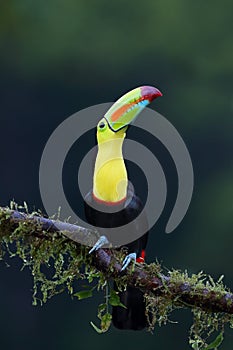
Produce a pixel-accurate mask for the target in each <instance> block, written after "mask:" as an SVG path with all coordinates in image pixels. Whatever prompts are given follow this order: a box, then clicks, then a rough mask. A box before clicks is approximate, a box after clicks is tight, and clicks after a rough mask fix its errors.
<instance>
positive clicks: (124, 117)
mask: <svg viewBox="0 0 233 350" xmlns="http://www.w3.org/2000/svg"><path fill="white" fill-rule="evenodd" d="M159 96H162V93H161V92H160V91H159V90H158V89H156V88H155V87H153V86H141V87H138V88H136V89H134V90H131V91H129V92H127V94H125V95H123V96H122V97H121V98H119V100H117V101H116V102H115V103H114V104H113V105H112V107H111V108H110V109H109V110H108V112H107V113H106V114H105V116H104V118H105V119H106V120H107V122H108V124H109V127H110V128H111V129H112V130H113V131H118V130H120V129H122V128H124V127H125V126H127V125H129V124H131V123H132V121H133V120H134V119H135V118H136V117H137V115H138V114H139V113H140V112H141V111H142V110H143V109H144V108H145V107H146V106H147V105H148V104H149V103H150V102H152V101H153V100H154V99H155V98H156V97H159Z"/></svg>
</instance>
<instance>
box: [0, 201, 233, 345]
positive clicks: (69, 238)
mask: <svg viewBox="0 0 233 350" xmlns="http://www.w3.org/2000/svg"><path fill="white" fill-rule="evenodd" d="M15 209H16V210H15ZM25 209H26V211H27V208H25ZM99 236H100V235H99V233H98V232H97V231H95V230H89V229H87V228H84V227H81V226H78V225H74V224H70V223H68V222H61V221H59V220H53V219H49V218H45V217H43V216H41V215H40V214H38V213H33V214H28V213H25V212H19V211H18V210H17V207H16V208H14V210H12V208H11V209H9V208H1V207H0V243H1V244H0V258H1V256H2V258H3V256H4V254H5V251H6V250H7V251H8V252H9V253H10V256H11V257H12V256H19V257H20V258H21V259H22V260H23V265H24V266H29V267H30V268H31V270H32V275H33V278H34V294H33V297H34V304H36V303H37V301H38V294H39V293H40V294H42V301H43V302H45V301H46V300H47V299H48V298H50V297H52V296H53V295H55V294H57V293H59V292H63V291H64V289H66V288H67V289H68V291H69V293H70V294H72V295H73V296H78V297H79V299H81V298H83V296H84V295H87V296H88V297H89V296H90V295H92V291H93V288H92V289H91V290H89V291H88V293H86V291H81V294H80V292H78V293H74V291H73V282H74V281H75V280H77V279H87V280H88V282H89V283H92V282H93V281H95V280H96V279H98V284H97V288H98V289H101V288H103V287H104V286H105V285H106V283H108V281H109V279H113V280H114V281H115V282H116V284H117V286H118V288H119V290H122V289H124V288H126V286H127V285H130V286H134V287H137V288H140V289H141V290H142V291H143V292H144V294H145V300H146V313H147V316H148V322H149V328H150V329H153V327H154V325H155V324H156V323H159V324H162V323H166V322H167V320H168V314H170V313H171V311H172V310H174V309H175V308H180V307H189V308H190V309H191V310H192V312H193V314H194V324H193V326H192V327H191V336H190V340H189V343H190V344H191V345H192V347H193V348H194V349H198V350H199V349H207V347H206V346H207V343H206V337H205V336H206V335H208V336H209V335H210V334H211V333H212V332H214V331H217V330H221V333H220V335H219V336H218V337H217V338H216V339H215V341H214V342H213V344H214V346H215V348H217V347H218V345H217V346H216V345H215V344H217V343H218V342H219V344H220V341H222V334H223V329H224V325H225V324H226V323H230V324H231V326H232V324H233V317H232V316H231V315H232V314H233V294H232V292H231V291H229V290H228V289H226V287H225V286H224V285H223V283H222V278H220V279H219V280H218V281H217V282H214V281H213V279H212V278H211V276H207V275H205V274H203V273H202V272H200V273H198V274H196V275H194V274H193V275H192V276H191V277H190V276H188V274H187V272H184V273H183V272H181V271H178V270H175V269H174V270H172V271H168V272H167V274H166V275H165V274H164V273H163V271H162V269H161V266H160V265H159V264H158V263H152V264H138V263H136V264H135V266H134V267H133V266H132V265H131V267H130V268H128V269H127V270H126V271H124V272H121V266H122V259H123V258H124V256H125V253H126V252H125V251H124V249H122V250H115V249H99V250H98V251H97V252H95V253H93V254H88V251H89V248H88V246H89V247H90V246H93V244H94V243H95V242H96V241H97V239H98V238H99ZM80 242H82V243H83V244H80ZM51 259H52V260H53V268H54V269H55V273H54V275H53V277H52V278H50V279H49V278H48V277H47V276H46V273H42V272H41V271H42V270H43V268H42V267H43V266H46V267H47V268H51ZM84 266H85V269H84V268H83V267H84ZM50 275H51V274H50ZM81 296H82V297H81ZM107 299H108V298H107ZM107 299H106V300H107ZM106 302H107V301H106ZM115 302H116V300H115ZM102 305H103V304H102ZM106 309H107V308H106ZM99 310H100V309H99ZM101 310H102V307H101ZM98 316H99V318H100V319H101V331H102V332H103V331H106V330H107V329H108V328H109V326H110V323H111V315H109V314H108V313H107V314H105V316H106V317H105V316H103V315H102V314H101V312H100V311H99V313H98ZM104 320H108V323H107V325H106V323H104ZM109 320H110V322H109ZM95 328H96V327H95ZM209 346H212V343H211V344H210V345H209ZM208 348H209V349H212V348H213V347H208Z"/></svg>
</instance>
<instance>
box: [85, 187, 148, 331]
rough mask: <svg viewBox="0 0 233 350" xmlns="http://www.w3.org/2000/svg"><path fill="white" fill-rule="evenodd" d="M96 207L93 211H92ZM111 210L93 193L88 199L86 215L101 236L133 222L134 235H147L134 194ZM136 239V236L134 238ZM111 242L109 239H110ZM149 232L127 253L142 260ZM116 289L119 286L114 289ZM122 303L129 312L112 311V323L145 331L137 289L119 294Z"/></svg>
mask: <svg viewBox="0 0 233 350" xmlns="http://www.w3.org/2000/svg"><path fill="white" fill-rule="evenodd" d="M93 206H94V208H93ZM108 209H109V206H108V205H107V204H104V203H103V202H99V201H96V200H95V199H94V197H93V194H92V191H90V192H89V193H88V194H87V195H86V197H85V215H86V219H87V222H88V223H90V224H91V225H93V226H97V227H102V228H103V230H102V231H103V232H101V234H103V235H105V236H107V232H108V230H106V228H112V227H119V226H122V225H125V224H128V223H129V222H132V224H131V226H130V228H129V229H130V230H132V234H134V235H135V233H136V232H138V233H140V232H142V233H143V232H145V227H147V219H146V215H144V214H143V215H141V219H140V220H138V219H137V220H134V219H136V218H137V217H138V215H139V214H140V213H141V211H142V209H143V205H142V202H141V200H140V199H139V198H138V197H137V196H136V195H135V193H133V192H132V190H131V189H128V191H127V198H126V200H125V201H124V202H123V203H121V204H116V206H114V212H108ZM131 236H132V237H133V235H131ZM107 238H108V237H107ZM147 239H148V231H146V232H145V233H144V234H143V235H142V236H141V237H139V238H138V239H136V240H134V241H132V242H130V243H128V244H126V245H125V246H126V247H127V248H128V253H136V255H137V258H139V257H140V256H141V254H142V252H143V251H144V250H145V248H146V244H147ZM114 288H116V286H115V285H114ZM119 296H120V300H121V302H122V303H123V304H124V305H125V306H126V309H125V308H123V307H121V306H114V307H113V310H112V321H113V324H114V326H115V327H116V328H119V329H133V330H140V329H143V328H144V327H146V325H147V321H146V316H145V302H144V296H143V293H142V292H141V291H140V290H139V289H137V288H134V287H127V289H126V291H123V292H120V293H119Z"/></svg>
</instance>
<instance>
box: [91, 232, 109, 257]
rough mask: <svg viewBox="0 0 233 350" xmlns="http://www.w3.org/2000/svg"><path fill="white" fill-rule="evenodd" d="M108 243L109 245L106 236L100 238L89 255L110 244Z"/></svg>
mask: <svg viewBox="0 0 233 350" xmlns="http://www.w3.org/2000/svg"><path fill="white" fill-rule="evenodd" d="M108 243H109V241H108V239H107V237H106V236H100V238H99V239H98V241H97V242H96V244H95V245H94V246H93V247H92V248H91V249H90V250H89V254H91V253H92V252H94V251H95V250H98V249H100V248H101V247H103V245H105V244H108Z"/></svg>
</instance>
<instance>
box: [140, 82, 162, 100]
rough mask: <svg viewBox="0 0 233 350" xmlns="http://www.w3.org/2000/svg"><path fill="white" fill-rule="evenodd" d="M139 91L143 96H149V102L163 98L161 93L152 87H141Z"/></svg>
mask: <svg viewBox="0 0 233 350" xmlns="http://www.w3.org/2000/svg"><path fill="white" fill-rule="evenodd" d="M141 91H142V95H143V96H149V99H150V101H152V100H154V99H155V98H156V97H160V96H163V94H162V92H161V91H159V89H157V88H155V87H153V86H142V87H141Z"/></svg>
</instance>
